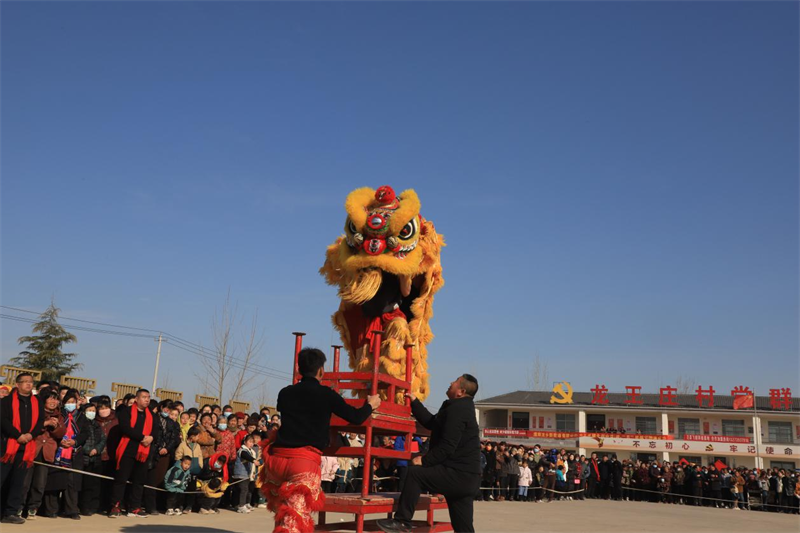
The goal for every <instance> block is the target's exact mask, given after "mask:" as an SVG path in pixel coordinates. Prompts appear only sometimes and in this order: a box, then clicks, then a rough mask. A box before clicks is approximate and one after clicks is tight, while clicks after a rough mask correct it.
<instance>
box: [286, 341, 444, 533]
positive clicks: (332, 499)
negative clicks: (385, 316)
mask: <svg viewBox="0 0 800 533" xmlns="http://www.w3.org/2000/svg"><path fill="white" fill-rule="evenodd" d="M372 333H373V335H374V338H373V345H372V362H373V368H372V372H340V371H339V357H340V353H341V348H342V347H341V346H333V372H330V373H326V374H325V376H324V377H323V380H322V384H323V385H327V386H329V387H331V388H332V389H334V390H335V391H337V392H341V391H344V390H365V391H369V394H378V392H379V391H383V392H385V396H386V400H384V401H382V402H381V405H380V407H379V408H378V410H377V411H375V412H373V413H372V416H371V417H370V418H368V419H367V420H366V421H364V423H363V424H360V425H357V426H356V425H352V424H349V423H348V422H346V421H344V420H342V419H341V418H339V417H338V416H335V415H334V416H332V417H331V436H332V437H334V438H332V439H331V442H334V443H340V442H341V440H340V439H339V438H338V432H340V431H344V432H348V433H356V434H360V435H364V436H365V440H364V446H363V447H355V446H341V445H333V446H330V447H329V448H327V449H325V451H324V455H326V456H333V457H358V458H363V460H364V470H363V471H364V473H363V477H364V479H363V480H362V484H361V493H360V494H358V493H352V494H351V493H346V494H326V502H325V507H324V509H323V510H322V511H321V512H320V513H319V526H318V528H317V531H340V530H350V531H353V530H354V531H356V532H357V533H363V532H365V531H368V532H371V531H380V530H379V528H378V527H377V526H376V525H375V521H374V520H369V521H367V520H365V516H366V515H370V514H383V515H385V516H387V517H389V518H391V517H392V513H393V512H394V511H395V509H396V506H397V500H398V498H399V497H400V494H399V493H396V492H382V493H377V494H376V493H372V494H370V490H371V488H372V487H373V480H374V472H373V466H374V465H373V459H402V460H410V459H411V441H412V438H413V436H414V434H415V433H416V432H417V424H416V422H415V420H414V417H412V416H411V400H409V399H407V398H406V399H405V400H404V401H403V403H401V404H398V403H396V394H397V393H398V392H402V391H409V390H411V364H412V349H413V346H412V345H407V346H406V347H405V348H406V376H405V377H406V379H405V380H400V379H397V378H395V377H392V376H389V375H388V374H382V373H380V347H381V339H382V336H383V332H382V331H373V332H372ZM294 335H295V353H294V372H293V375H294V383H297V382H298V381H299V380H300V375H299V371H298V365H297V356H298V354H299V353H300V350H301V349H302V346H303V335H305V334H304V333H295V334H294ZM345 401H346V402H347V403H349V404H351V405H353V406H354V407H361V405H363V402H364V400H362V399H345ZM377 435H388V436H394V437H398V436H403V437H405V449H404V450H394V449H387V448H383V447H379V446H373V445H372V439H373V437H374V436H377ZM437 509H447V502H446V501H445V499H444V497H443V496H440V495H423V496H422V497H420V500H419V502H418V503H417V511H426V513H427V518H426V520H425V521H424V522H422V521H415V522H414V526H415V533H416V532H419V533H424V532H431V533H433V532H439V531H452V530H453V528H452V526H451V525H450V523H449V522H435V521H434V519H433V512H434V511H435V510H437ZM326 513H346V514H353V515H354V517H355V518H354V520H353V521H352V522H340V523H338V524H326V523H325V518H326ZM416 527H419V528H420V529H416Z"/></svg>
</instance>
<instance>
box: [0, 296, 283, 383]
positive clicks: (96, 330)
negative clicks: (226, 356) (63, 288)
mask: <svg viewBox="0 0 800 533" xmlns="http://www.w3.org/2000/svg"><path fill="white" fill-rule="evenodd" d="M0 307H1V308H4V309H12V310H14V311H20V312H23V313H30V314H33V315H37V316H41V315H42V313H38V312H36V311H30V310H28V309H22V308H19V307H11V306H8V305H0ZM0 317H1V318H7V319H9V320H16V321H18V322H28V323H30V324H33V323H36V322H37V321H36V320H34V319H30V318H25V317H15V316H13V315H4V314H3V315H0ZM59 318H60V319H62V320H69V321H74V322H83V323H86V324H96V325H100V326H107V327H114V328H124V329H130V330H135V331H150V332H153V333H163V334H164V335H165V336H166V337H168V338H171V339H174V340H176V341H179V342H180V343H183V344H185V345H186V346H187V347H190V348H193V349H194V350H199V351H204V352H205V351H208V352H210V351H211V350H209V349H208V348H206V347H205V346H203V345H201V344H196V343H193V342H191V341H187V340H186V339H183V338H181V337H178V336H177V335H173V334H171V333H169V332H167V331H164V330H163V329H150V328H138V327H133V326H122V325H119V324H108V323H105V322H96V321H93V320H83V319H80V318H70V317H65V316H59ZM68 326H69V328H70V329H75V330H79V331H88V332H92V333H104V334H109V335H119V336H123V337H140V338H155V336H154V335H145V334H141V333H128V332H122V331H111V330H106V329H99V328H90V327H87V326H76V325H73V324H68ZM172 344H173V346H174V345H175V343H172ZM231 360H234V361H240V362H241V364H245V363H244V361H241V360H240V359H238V358H236V357H231ZM247 365H248V366H250V367H254V368H258V369H260V370H263V371H265V372H274V373H278V374H284V375H286V376H291V375H292V374H291V372H286V371H284V370H279V369H277V368H272V367H269V366H267V365H262V364H259V363H254V362H248V363H247Z"/></svg>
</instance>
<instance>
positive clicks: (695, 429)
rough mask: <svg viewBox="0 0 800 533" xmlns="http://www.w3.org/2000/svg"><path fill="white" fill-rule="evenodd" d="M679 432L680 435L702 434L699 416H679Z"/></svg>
mask: <svg viewBox="0 0 800 533" xmlns="http://www.w3.org/2000/svg"><path fill="white" fill-rule="evenodd" d="M678 434H679V435H700V419H699V418H679V419H678Z"/></svg>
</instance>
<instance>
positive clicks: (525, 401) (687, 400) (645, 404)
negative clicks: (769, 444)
mask: <svg viewBox="0 0 800 533" xmlns="http://www.w3.org/2000/svg"><path fill="white" fill-rule="evenodd" d="M551 396H553V393H552V392H551V391H524V390H518V391H514V392H509V393H506V394H501V395H499V396H493V397H491V398H486V399H484V400H480V401H477V402H475V405H476V406H477V407H492V406H494V405H497V406H504V405H514V406H517V405H518V406H530V407H545V406H547V407H569V406H576V405H582V406H591V407H597V408H602V407H608V408H617V407H623V408H630V409H645V408H646V409H653V408H656V409H698V410H707V409H709V407H707V403H706V401H705V400H704V401H703V407H700V406H698V405H697V395H696V394H677V395H675V402H676V403H677V404H678V405H676V406H672V407H670V406H664V405H659V404H658V402H659V399H660V396H659V395H658V394H646V393H643V394H642V395H641V397H640V398H639V400H641V402H642V404H641V405H630V404H626V403H625V400H627V399H628V395H627V394H626V393H624V392H609V393H608V394H607V398H608V404H607V405H601V404H592V398H594V393H592V392H577V391H575V392H573V394H572V402H573V403H571V404H551V403H550V397H551ZM711 409H714V410H717V409H719V410H728V411H732V410H733V396H731V395H729V394H716V393H715V394H714V407H713V408H711ZM756 409H757V410H758V411H765V412H774V413H781V412H784V413H787V412H792V411H800V398H792V408H791V410H788V409H773V408H772V404H771V401H770V397H769V396H756ZM739 411H740V412H742V413H745V412H752V411H753V409H752V408H747V409H739Z"/></svg>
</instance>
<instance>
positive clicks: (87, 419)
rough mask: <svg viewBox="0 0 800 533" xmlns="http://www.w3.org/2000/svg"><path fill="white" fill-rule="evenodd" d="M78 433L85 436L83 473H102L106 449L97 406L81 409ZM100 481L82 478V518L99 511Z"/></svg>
mask: <svg viewBox="0 0 800 533" xmlns="http://www.w3.org/2000/svg"><path fill="white" fill-rule="evenodd" d="M81 412H83V418H82V419H81V424H80V429H79V432H80V434H82V435H85V436H86V442H84V443H83V448H82V453H83V471H84V472H90V473H92V474H102V473H103V462H102V456H103V451H104V450H105V449H106V434H105V433H104V432H103V428H101V427H100V423H99V422H98V421H97V406H96V405H95V404H93V403H87V404H85V405H84V406H83V408H82V409H81ZM101 482H102V480H101V479H100V478H97V477H94V476H83V479H82V480H81V483H82V486H81V493H80V502H79V507H80V511H81V514H82V515H83V516H91V515H93V514H94V513H96V512H97V511H98V510H99V509H100V486H101Z"/></svg>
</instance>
